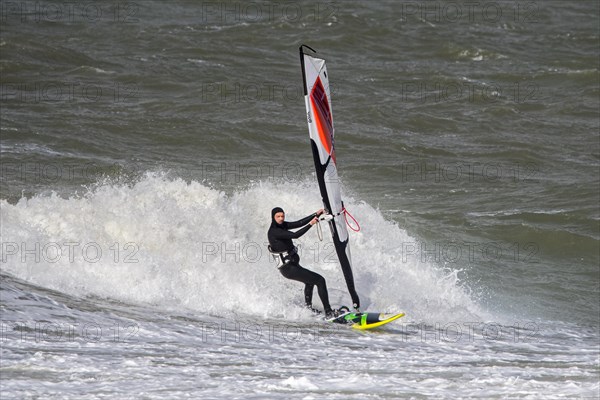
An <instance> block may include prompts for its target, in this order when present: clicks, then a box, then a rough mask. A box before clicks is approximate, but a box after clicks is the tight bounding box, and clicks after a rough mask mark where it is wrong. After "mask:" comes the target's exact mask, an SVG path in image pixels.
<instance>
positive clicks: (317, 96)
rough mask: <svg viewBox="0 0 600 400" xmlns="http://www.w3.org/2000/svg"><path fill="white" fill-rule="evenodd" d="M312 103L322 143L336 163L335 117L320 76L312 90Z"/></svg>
mask: <svg viewBox="0 0 600 400" xmlns="http://www.w3.org/2000/svg"><path fill="white" fill-rule="evenodd" d="M310 103H311V105H312V109H313V114H314V117H315V122H316V124H317V130H318V132H319V138H320V139H321V144H322V145H323V147H324V148H325V150H326V151H327V153H328V154H329V155H330V156H331V158H332V159H333V162H334V163H336V162H335V149H334V146H333V143H334V140H333V119H332V116H331V108H329V101H328V100H327V94H326V93H325V88H324V87H323V83H321V78H320V77H319V78H317V81H316V82H315V85H314V86H313V89H312V92H311V93H310Z"/></svg>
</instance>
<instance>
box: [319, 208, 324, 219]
mask: <svg viewBox="0 0 600 400" xmlns="http://www.w3.org/2000/svg"><path fill="white" fill-rule="evenodd" d="M324 212H325V210H323V209H322V208H321V209H320V210H319V211H317V217H318V216H319V215H321V214H323V213H324Z"/></svg>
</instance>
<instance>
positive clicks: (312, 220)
mask: <svg viewBox="0 0 600 400" xmlns="http://www.w3.org/2000/svg"><path fill="white" fill-rule="evenodd" d="M317 222H319V218H317V217H314V218H313V219H311V220H310V222H309V224H311V225H314V224H316V223H317Z"/></svg>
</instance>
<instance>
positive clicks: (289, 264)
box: [267, 209, 331, 314]
mask: <svg viewBox="0 0 600 400" xmlns="http://www.w3.org/2000/svg"><path fill="white" fill-rule="evenodd" d="M273 210H274V211H275V210H276V209H273ZM282 211H283V210H282ZM274 215H275V212H272V213H271V217H272V218H271V227H270V228H269V232H268V233H267V236H268V238H269V244H270V245H271V250H272V251H274V252H284V251H287V252H290V251H292V252H293V249H294V244H293V243H292V239H298V238H299V237H300V236H302V235H304V234H305V233H306V232H308V230H309V229H310V227H311V225H308V223H309V222H310V221H311V220H312V219H313V218H314V217H316V216H317V214H316V213H315V214H311V215H309V216H307V217H305V218H302V219H301V220H299V221H294V222H287V221H284V222H283V223H282V224H278V223H277V222H275V219H274V218H273V217H274ZM304 225H306V226H304ZM301 226H304V227H303V228H302V229H299V230H298V231H296V232H291V231H289V230H288V229H294V228H300V227H301ZM279 272H281V275H283V276H285V277H286V278H288V279H292V280H295V281H300V282H302V283H304V285H305V286H304V300H305V302H306V306H307V307H309V308H312V296H313V288H314V287H315V286H317V290H318V293H319V297H320V298H321V302H322V303H323V308H324V309H325V313H326V314H329V313H331V306H330V305H329V296H328V295H327V284H326V283H325V278H323V277H322V276H321V275H319V274H317V273H316V272H312V271H309V270H308V269H306V268H303V267H302V266H300V257H299V256H298V254H297V253H295V252H294V254H291V255H289V256H288V257H287V258H286V259H285V264H284V265H282V266H281V267H280V268H279Z"/></svg>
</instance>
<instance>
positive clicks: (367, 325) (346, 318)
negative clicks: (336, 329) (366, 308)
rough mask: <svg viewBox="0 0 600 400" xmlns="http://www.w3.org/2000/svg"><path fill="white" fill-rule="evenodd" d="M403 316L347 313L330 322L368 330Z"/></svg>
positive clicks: (402, 314) (400, 314)
mask: <svg viewBox="0 0 600 400" xmlns="http://www.w3.org/2000/svg"><path fill="white" fill-rule="evenodd" d="M403 316H404V313H399V314H384V313H374V312H364V313H363V312H347V313H345V314H342V315H340V316H339V317H336V318H332V319H330V320H329V321H330V322H335V323H338V324H350V326H351V327H352V328H354V329H359V330H366V329H373V328H378V327H380V326H382V325H385V324H387V323H390V322H392V321H395V320H397V319H398V318H400V317H403Z"/></svg>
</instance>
